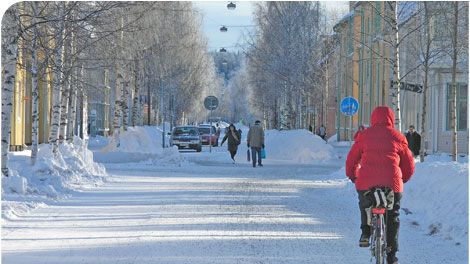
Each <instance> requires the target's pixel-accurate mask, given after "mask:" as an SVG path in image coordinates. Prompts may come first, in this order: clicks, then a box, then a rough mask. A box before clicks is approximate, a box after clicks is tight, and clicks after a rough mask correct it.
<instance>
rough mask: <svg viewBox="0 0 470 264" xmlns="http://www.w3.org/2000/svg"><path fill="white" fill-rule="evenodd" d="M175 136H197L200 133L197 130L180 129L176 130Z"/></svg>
mask: <svg viewBox="0 0 470 264" xmlns="http://www.w3.org/2000/svg"><path fill="white" fill-rule="evenodd" d="M174 134H175V136H183V135H190V136H197V135H198V132H197V131H196V129H194V128H192V127H178V128H175V132H174Z"/></svg>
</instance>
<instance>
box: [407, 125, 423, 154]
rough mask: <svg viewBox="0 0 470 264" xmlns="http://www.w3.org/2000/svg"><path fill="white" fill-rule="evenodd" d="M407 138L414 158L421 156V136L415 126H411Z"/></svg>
mask: <svg viewBox="0 0 470 264" xmlns="http://www.w3.org/2000/svg"><path fill="white" fill-rule="evenodd" d="M405 137H406V141H407V142H408V148H409V149H410V150H411V152H412V153H413V156H414V157H417V156H419V150H420V149H421V135H420V134H418V132H416V130H415V126H413V125H411V126H410V128H409V129H408V132H407V133H406V134H405Z"/></svg>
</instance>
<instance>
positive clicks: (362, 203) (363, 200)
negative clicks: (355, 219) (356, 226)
mask: <svg viewBox="0 0 470 264" xmlns="http://www.w3.org/2000/svg"><path fill="white" fill-rule="evenodd" d="M366 192H367V191H359V190H358V191H357V195H358V198H359V210H360V211H361V230H362V233H363V234H367V235H369V236H370V233H371V230H370V225H368V224H367V220H368V219H367V213H366V208H369V207H371V206H372V204H371V201H370V200H369V199H368V198H367V197H366V196H364V194H365V193H366Z"/></svg>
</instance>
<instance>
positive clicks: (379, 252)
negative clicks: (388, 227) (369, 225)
mask: <svg viewBox="0 0 470 264" xmlns="http://www.w3.org/2000/svg"><path fill="white" fill-rule="evenodd" d="M374 228H375V232H374V234H375V239H374V243H375V244H374V255H375V263H376V264H385V257H386V253H385V246H386V245H385V222H384V215H377V219H376V223H375V226H374Z"/></svg>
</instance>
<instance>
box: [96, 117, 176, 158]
mask: <svg viewBox="0 0 470 264" xmlns="http://www.w3.org/2000/svg"><path fill="white" fill-rule="evenodd" d="M166 146H167V147H166V148H163V147H162V132H161V130H160V128H157V127H153V126H144V127H129V128H128V129H127V131H124V132H121V133H120V135H119V141H116V140H113V139H111V140H109V143H108V145H106V146H105V147H104V148H102V149H101V150H98V151H96V152H95V161H97V162H102V163H129V162H147V163H151V164H159V165H175V164H176V165H181V164H182V163H184V162H185V160H184V158H183V156H182V155H181V154H180V153H179V151H178V148H177V147H168V142H166Z"/></svg>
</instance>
